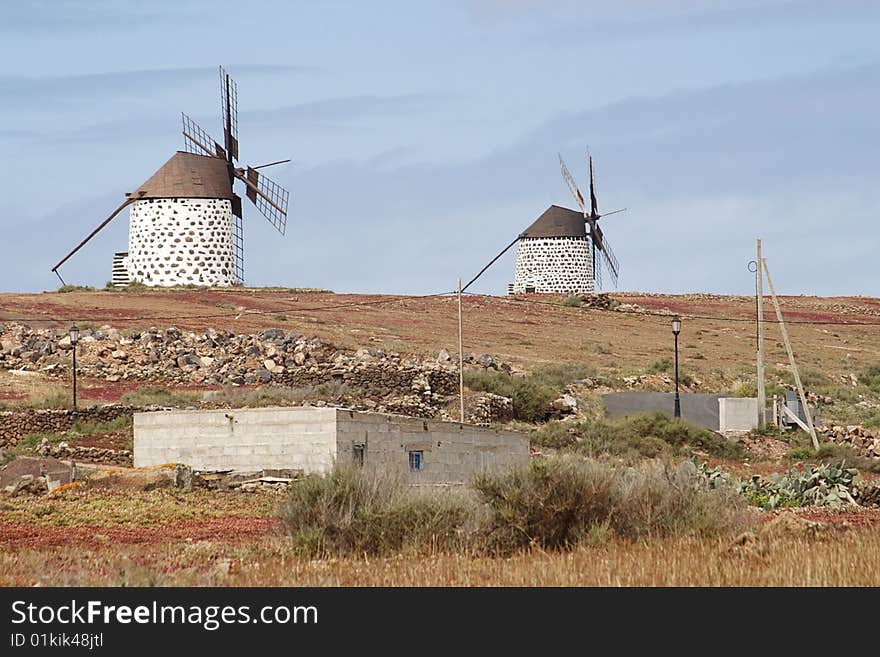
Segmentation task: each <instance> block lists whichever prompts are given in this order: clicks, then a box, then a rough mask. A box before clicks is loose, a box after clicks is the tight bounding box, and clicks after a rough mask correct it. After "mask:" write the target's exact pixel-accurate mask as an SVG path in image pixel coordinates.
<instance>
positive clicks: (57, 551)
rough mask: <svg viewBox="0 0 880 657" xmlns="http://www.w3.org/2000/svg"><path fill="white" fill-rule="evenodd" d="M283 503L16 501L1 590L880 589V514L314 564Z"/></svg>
mask: <svg viewBox="0 0 880 657" xmlns="http://www.w3.org/2000/svg"><path fill="white" fill-rule="evenodd" d="M546 492H550V491H546ZM603 495H604V494H603ZM306 497H308V495H306ZM508 497H509V496H508ZM563 497H564V495H563ZM304 499H305V498H303V497H302V496H300V497H298V498H292V500H294V501H296V500H299V501H300V502H302V500H304ZM634 499H635V501H636V502H638V500H640V499H643V497H642V496H641V495H637V496H636V498H634ZM285 500H286V498H285V497H284V496H282V495H278V494H270V493H236V492H219V491H195V492H191V493H182V492H176V491H173V490H150V491H144V490H133V489H129V490H105V489H100V488H92V489H87V490H79V489H71V490H69V491H65V492H64V493H62V494H59V495H55V496H50V497H48V498H47V497H39V498H31V497H16V498H6V499H4V500H2V501H0V586H36V585H39V586H59V585H60V586H79V585H82V586H877V585H880V571H878V570H877V568H876V567H875V563H874V562H875V561H876V555H877V554H878V552H880V509H873V510H867V509H858V510H850V511H834V510H827V509H826V510H819V509H809V510H806V509H804V510H799V511H791V510H786V511H779V512H773V511H770V512H758V511H753V512H751V514H752V515H750V516H749V518H751V520H749V521H748V522H747V523H746V524H745V525H742V524H741V523H737V524H736V525H735V526H734V525H730V526H729V527H728V526H726V525H725V526H722V527H718V528H715V529H712V530H711V531H709V532H707V531H705V527H704V528H703V529H702V530H700V527H697V528H696V530H694V531H691V530H687V529H686V528H685V530H684V531H676V532H672V533H670V532H668V531H667V532H662V531H661V532H658V533H657V534H656V535H651V534H642V535H641V536H638V537H625V536H621V535H615V533H614V532H596V533H594V534H592V535H589V536H586V537H585V540H580V541H579V542H578V544H577V545H576V546H571V547H569V548H560V549H541V548H539V547H536V546H535V545H532V546H531V547H528V546H526V547H521V548H517V549H514V550H512V551H509V552H506V553H505V554H504V556H493V555H492V554H489V553H487V552H486V551H485V549H480V548H479V546H477V545H476V544H474V545H472V546H464V547H461V546H459V547H457V548H455V549H452V548H450V546H449V545H448V544H446V543H442V542H439V541H431V540H427V541H424V540H423V541H422V543H421V544H420V546H419V547H417V548H412V549H406V548H403V549H395V550H392V551H390V552H386V553H384V554H383V555H382V556H376V555H374V554H372V553H368V552H363V553H357V552H356V551H355V552H352V551H342V552H339V553H338V554H335V555H334V554H325V555H323V556H320V557H315V556H311V555H309V554H307V553H305V552H304V551H303V549H302V545H301V544H300V543H298V542H297V541H296V540H294V539H293V537H292V536H291V533H290V527H288V526H286V525H285V522H283V518H284V517H285V511H284V505H285ZM380 502H381V503H383V504H384V502H382V501H381V500H380ZM288 503H289V502H288ZM343 506H346V504H343ZM675 508H677V509H680V502H676V504H675ZM633 511H634V512H635V513H636V515H639V513H638V512H637V511H635V510H633ZM368 512H369V513H370V514H371V517H372V518H373V519H374V522H376V523H380V524H381V523H388V522H389V516H387V515H386V516H384V517H383V515H382V509H381V508H377V507H375V506H373V507H371V508H370V509H368ZM505 513H506V512H505ZM552 513H553V512H552V509H548V513H547V516H546V518H547V519H552ZM644 513H648V514H652V513H653V512H651V511H650V509H646V510H645V511H644V512H643V515H644ZM676 513H679V514H680V511H677V512H676ZM391 520H392V521H393V522H396V523H398V524H395V525H388V526H389V527H392V526H393V527H398V526H399V517H398V518H397V520H395V519H394V518H391ZM322 521H326V517H325V518H324V519H323V520H322ZM627 522H630V521H627ZM656 526H657V527H661V525H656Z"/></svg>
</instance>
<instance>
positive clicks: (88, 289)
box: [58, 285, 95, 294]
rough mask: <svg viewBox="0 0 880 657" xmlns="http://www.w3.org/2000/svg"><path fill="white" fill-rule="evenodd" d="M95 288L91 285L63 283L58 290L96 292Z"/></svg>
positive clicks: (63, 291)
mask: <svg viewBox="0 0 880 657" xmlns="http://www.w3.org/2000/svg"><path fill="white" fill-rule="evenodd" d="M94 291H95V288H93V287H91V286H90V285H62V286H61V287H59V288H58V292H61V293H62V294H65V293H67V292H94Z"/></svg>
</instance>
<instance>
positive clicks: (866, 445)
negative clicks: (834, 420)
mask: <svg viewBox="0 0 880 657" xmlns="http://www.w3.org/2000/svg"><path fill="white" fill-rule="evenodd" d="M818 429H819V431H820V432H821V433H823V434H824V435H825V436H826V437H827V438H828V439H829V440H830V441H831V442H833V443H836V444H838V445H846V446H848V447H852V448H853V449H854V450H855V451H856V452H858V453H859V454H862V455H863V456H868V457H870V458H880V430H877V429H866V428H865V427H863V426H861V425H858V424H852V425H849V426H846V427H844V426H840V425H834V426H831V427H818Z"/></svg>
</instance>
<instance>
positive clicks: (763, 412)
mask: <svg viewBox="0 0 880 657" xmlns="http://www.w3.org/2000/svg"><path fill="white" fill-rule="evenodd" d="M757 262H758V266H757V267H755V270H756V274H755V275H756V276H757V277H758V299H757V301H758V429H760V430H762V431H763V430H764V428H765V427H766V426H767V391H766V388H765V387H764V272H763V271H762V269H761V264H760V263H761V239H760V238H758V260H757Z"/></svg>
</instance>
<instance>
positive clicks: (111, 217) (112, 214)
mask: <svg viewBox="0 0 880 657" xmlns="http://www.w3.org/2000/svg"><path fill="white" fill-rule="evenodd" d="M136 200H137V198H134V197H129V198H127V199H125V200H124V201H123V202H122V203H121V204H120V205H119V207H118V208H116V209H115V210H114V211H113V212H111V213H110V216H109V217H107V218H106V219H104V221H103V222H101V225H100V226H98V227H97V228H95V230H93V231H92V232H91V233H89V235H88V237H86V238H85V239H84V240H83V241H82V242H80V243H79V244H77V245H76V247H75V248H74V249H73V250H72V251H71V252H70V253H68V254H67V255H66V256H64V257H63V258H61V260H59V261H58V264H56V265H55V266H54V267H52V271H53V272H55V274H56V275H57V274H58V268H59V267H60V266H61V265H63V264H64V263H65V262H67V261H68V260H69V259H70V258H71V256H73V254H74V253H76V252H77V251H79V250H80V249H81V248H83V247H84V246H85V245H86V244H87V243H88V241H89V240H91V239H92V238H93V237H94V236H95V235H97V234H98V233H99V232H101V230H102V229H103V228H104V226H106V225H107V224H109V223H110V222H111V221H113V218H114V217H115V216H116V215H117V214H119V213H120V212H122V210H123V209H124V208H125V207H126V206H127V205H129V204H131V203H134V202H135V201H136ZM58 278H61V276H58Z"/></svg>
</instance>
